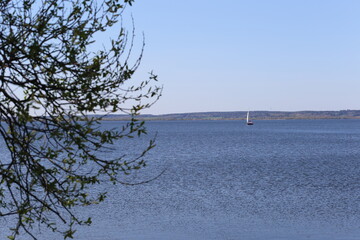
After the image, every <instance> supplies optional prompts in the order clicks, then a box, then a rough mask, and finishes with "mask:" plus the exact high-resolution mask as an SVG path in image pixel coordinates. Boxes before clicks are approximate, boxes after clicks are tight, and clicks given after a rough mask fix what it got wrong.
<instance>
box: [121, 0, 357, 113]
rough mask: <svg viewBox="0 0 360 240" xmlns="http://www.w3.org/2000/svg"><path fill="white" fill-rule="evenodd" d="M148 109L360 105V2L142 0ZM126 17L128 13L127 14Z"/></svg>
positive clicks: (138, 6) (139, 27) (137, 15)
mask: <svg viewBox="0 0 360 240" xmlns="http://www.w3.org/2000/svg"><path fill="white" fill-rule="evenodd" d="M127 13H132V15H133V17H134V19H135V26H136V31H137V33H138V35H139V38H140V35H141V32H142V31H144V33H145V36H146V48H145V56H144V60H143V63H142V66H141V68H140V69H139V73H138V75H137V76H141V74H142V73H141V72H147V71H149V70H154V71H155V73H157V74H158V75H159V80H160V83H161V84H163V85H164V92H163V97H162V98H161V99H160V100H159V102H158V103H157V104H156V105H155V106H153V108H152V109H151V110H149V111H147V113H153V114H163V113H180V112H205V111H241V110H252V111H255V110H281V111H297V110H341V109H360V1H359V0H336V1H335V0H251V1H250V0H247V1H243V0H223V1H214V0H196V1H194V0H183V1H171V0H146V1H144V0H143V1H141V0H137V1H135V3H134V6H133V7H131V8H128V9H127ZM125 19H126V18H125Z"/></svg>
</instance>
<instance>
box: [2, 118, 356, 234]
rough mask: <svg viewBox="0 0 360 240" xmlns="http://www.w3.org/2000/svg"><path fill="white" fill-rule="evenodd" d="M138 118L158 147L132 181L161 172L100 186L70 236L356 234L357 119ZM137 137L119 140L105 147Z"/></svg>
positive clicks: (132, 145) (125, 146)
mask: <svg viewBox="0 0 360 240" xmlns="http://www.w3.org/2000/svg"><path fill="white" fill-rule="evenodd" d="M120 124H121V123H120V122H105V123H104V126H106V127H112V126H116V125H120ZM147 125H148V130H149V135H150V136H153V135H154V134H155V133H156V132H157V147H156V148H155V149H153V150H152V151H151V152H150V153H149V154H148V156H147V159H148V163H149V166H148V167H147V168H145V169H144V170H143V171H140V172H138V173H137V174H136V175H133V176H131V178H133V179H132V181H141V180H145V179H148V178H151V177H153V176H156V175H157V174H159V173H160V172H161V171H163V170H164V169H166V171H165V173H164V174H163V175H162V176H161V177H160V178H158V179H157V180H155V181H152V182H150V183H147V184H143V185H138V186H132V187H126V186H121V185H118V186H112V185H104V186H101V188H105V189H107V190H108V191H109V192H110V193H111V194H110V195H109V198H108V199H107V201H105V202H104V203H103V204H101V205H97V206H92V207H88V208H84V209H78V211H79V214H82V215H84V216H89V215H90V216H92V217H93V225H92V227H83V228H79V229H78V232H77V234H76V235H75V239H80V240H85V239H86V240H143V239H144V240H145V239H147V240H167V239H171V240H180V239H181V240H182V239H184V240H185V239H190V240H192V239H194V240H278V239H284V240H287V239H291V240H303V239H307V240H331V239H334V240H335V239H336V240H350V239H356V240H358V239H360V121H359V120H286V121H256V122H255V125H254V126H246V125H245V123H244V122H242V121H176V122H148V123H147ZM145 142H146V139H142V140H139V139H132V140H131V141H130V142H128V143H119V144H117V145H116V151H114V152H112V153H109V154H110V155H121V154H122V153H123V151H124V150H130V151H133V150H136V149H137V150H140V149H141V147H140V148H139V147H138V146H137V145H142V144H144V143H145ZM128 180H129V179H128ZM0 236H1V234H0ZM41 236H43V237H41V239H50V236H51V239H60V238H59V237H58V238H55V237H54V236H53V235H48V234H47V233H45V232H44V231H43V234H42V235H41ZM1 237H2V236H1ZM1 239H2V238H1Z"/></svg>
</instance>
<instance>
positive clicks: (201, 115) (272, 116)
mask: <svg viewBox="0 0 360 240" xmlns="http://www.w3.org/2000/svg"><path fill="white" fill-rule="evenodd" d="M246 113H247V111H234V112H195V113H173V114H161V115H152V114H143V115H139V116H137V117H136V119H139V120H146V121H176V120H245V118H246ZM93 116H95V117H96V116H97V115H93ZM250 118H251V119H252V120H295V119H304V120H305V119H308V120H311V119H360V110H341V111H296V112H286V111H252V112H250ZM129 119H130V117H129V115H125V114H113V115H108V116H105V117H104V118H103V120H105V121H121V120H129Z"/></svg>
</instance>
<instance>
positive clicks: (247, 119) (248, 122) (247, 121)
mask: <svg viewBox="0 0 360 240" xmlns="http://www.w3.org/2000/svg"><path fill="white" fill-rule="evenodd" d="M249 114H250V113H249V111H248V112H247V116H246V125H254V123H253V122H252V121H251V120H250V119H249Z"/></svg>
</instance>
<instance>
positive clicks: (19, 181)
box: [0, 0, 161, 239]
mask: <svg viewBox="0 0 360 240" xmlns="http://www.w3.org/2000/svg"><path fill="white" fill-rule="evenodd" d="M132 2H133V1H132V0H124V1H119V0H106V1H99V0H46V1H42V0H2V1H0V11H1V15H0V67H1V68H0V85H1V87H0V99H1V105H0V119H1V125H0V134H1V135H2V137H3V139H4V142H5V145H6V147H7V148H8V149H9V152H10V154H11V156H10V158H4V157H1V159H0V216H1V217H11V216H12V217H16V219H17V222H16V224H15V226H14V228H13V229H12V235H11V236H9V238H10V239H15V238H16V237H17V236H18V235H19V234H20V232H21V231H25V232H26V233H27V234H29V235H30V236H32V238H33V239H36V236H34V235H33V233H32V228H33V226H34V224H36V223H41V224H44V225H46V226H47V227H49V228H50V229H52V230H53V231H56V232H61V233H62V234H63V235H64V238H71V237H72V236H73V233H74V228H73V227H74V225H76V224H85V225H86V224H87V225H88V224H91V219H87V220H81V219H79V218H78V217H77V216H76V215H75V214H74V213H73V207H75V206H79V205H80V206H86V205H90V204H96V203H98V202H101V201H103V200H104V199H105V197H106V193H100V194H99V195H98V196H91V195H90V194H89V193H88V190H89V188H90V187H91V186H92V185H93V184H99V183H101V182H102V181H112V182H114V183H117V182H119V178H118V177H119V176H120V175H121V173H124V174H129V173H130V172H132V171H133V170H136V169H139V168H141V167H143V166H145V164H146V163H145V161H144V160H143V158H142V157H143V155H144V154H145V153H146V152H147V151H148V150H149V149H151V148H152V147H153V146H154V142H153V141H151V142H150V144H149V146H148V148H147V149H145V150H144V152H143V153H142V154H140V156H138V157H136V158H134V159H132V160H128V161H125V160H124V159H123V158H122V157H119V158H116V159H102V158H101V157H100V156H99V154H97V152H98V151H100V150H104V149H105V150H106V149H107V148H108V147H109V146H110V145H111V144H113V143H114V141H117V140H119V139H123V138H127V137H133V136H137V135H142V134H144V133H146V129H145V127H144V123H143V122H141V121H137V120H136V116H137V115H138V114H139V112H140V110H142V109H144V108H148V107H150V106H151V105H152V104H153V103H154V102H155V101H156V100H157V99H158V97H159V96H160V94H161V88H159V87H156V86H152V82H153V81H156V75H154V74H152V73H150V76H149V79H147V80H145V81H143V82H141V83H140V84H138V85H131V84H129V80H130V79H131V77H132V76H133V74H134V72H135V71H136V69H137V68H138V66H139V64H140V60H141V57H142V51H141V54H140V55H139V57H138V58H137V59H136V60H135V61H133V64H130V63H129V61H130V60H129V59H130V53H131V49H132V46H133V39H134V33H132V34H130V35H129V34H128V32H126V31H125V29H124V28H123V27H122V26H120V27H118V24H120V22H119V20H120V19H121V14H122V13H123V11H124V8H125V7H126V5H131V4H132ZM116 28H117V29H119V32H118V34H117V36H116V37H115V38H114V39H112V40H111V42H110V44H109V47H108V49H106V48H105V47H102V48H101V49H100V50H97V51H91V49H94V46H96V44H95V42H94V37H95V34H102V33H108V32H109V30H110V29H111V31H112V32H111V33H112V34H113V33H114V30H116ZM129 43H130V44H129ZM143 47H144V46H142V49H143ZM144 101H145V102H146V103H144ZM126 106H130V107H126ZM111 112H123V113H126V114H129V115H130V116H132V120H131V121H129V122H128V123H127V124H125V125H124V126H123V127H122V128H121V129H119V130H116V129H113V130H109V129H102V128H101V127H100V125H99V124H100V121H101V117H89V114H94V113H96V114H99V113H102V114H103V116H105V115H107V114H109V113H111ZM54 216H55V217H56V218H57V219H58V220H59V219H60V221H61V222H62V223H63V224H64V225H65V226H67V229H66V230H60V229H59V228H58V225H56V224H55V223H56V222H58V220H56V219H55V218H54Z"/></svg>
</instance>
